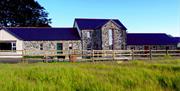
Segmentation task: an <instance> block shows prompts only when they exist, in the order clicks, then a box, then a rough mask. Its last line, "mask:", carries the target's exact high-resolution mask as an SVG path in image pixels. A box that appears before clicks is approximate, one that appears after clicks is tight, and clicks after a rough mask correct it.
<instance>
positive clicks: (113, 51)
mask: <svg viewBox="0 0 180 91" xmlns="http://www.w3.org/2000/svg"><path fill="white" fill-rule="evenodd" d="M113 61H115V51H114V50H113Z"/></svg>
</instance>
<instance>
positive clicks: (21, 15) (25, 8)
mask: <svg viewBox="0 0 180 91" xmlns="http://www.w3.org/2000/svg"><path fill="white" fill-rule="evenodd" d="M47 17H48V13H47V12H45V9H44V7H42V6H41V5H40V4H39V3H38V2H37V1H36V0H0V25H2V26H5V27H49V23H51V19H48V18H47Z"/></svg>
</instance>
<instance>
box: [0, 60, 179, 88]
mask: <svg viewBox="0 0 180 91" xmlns="http://www.w3.org/2000/svg"><path fill="white" fill-rule="evenodd" d="M0 91H180V60H161V61H129V62H96V63H89V62H86V63H68V62H66V63H65V62H64V63H34V64H27V63H19V64H0Z"/></svg>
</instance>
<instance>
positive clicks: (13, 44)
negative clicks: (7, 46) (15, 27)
mask: <svg viewBox="0 0 180 91" xmlns="http://www.w3.org/2000/svg"><path fill="white" fill-rule="evenodd" d="M11 50H13V51H14V50H16V42H12V43H11Z"/></svg>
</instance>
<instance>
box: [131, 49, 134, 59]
mask: <svg viewBox="0 0 180 91" xmlns="http://www.w3.org/2000/svg"><path fill="white" fill-rule="evenodd" d="M131 55H132V60H134V49H132V50H131Z"/></svg>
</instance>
